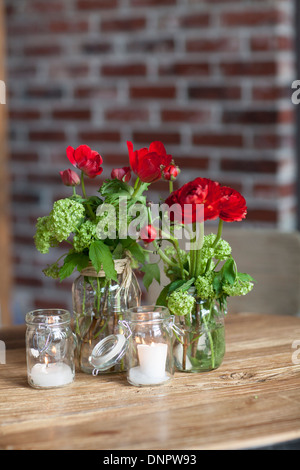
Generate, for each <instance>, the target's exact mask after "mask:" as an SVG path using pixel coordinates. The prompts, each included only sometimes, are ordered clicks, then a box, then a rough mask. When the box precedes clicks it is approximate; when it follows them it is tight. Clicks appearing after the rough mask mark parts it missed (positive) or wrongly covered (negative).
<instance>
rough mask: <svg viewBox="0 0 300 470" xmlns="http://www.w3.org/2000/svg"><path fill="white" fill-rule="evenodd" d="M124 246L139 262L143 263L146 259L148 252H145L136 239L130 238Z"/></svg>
mask: <svg viewBox="0 0 300 470" xmlns="http://www.w3.org/2000/svg"><path fill="white" fill-rule="evenodd" d="M125 245H126V244H125ZM126 248H127V250H129V251H130V253H131V254H132V256H133V257H134V258H135V259H136V260H137V261H139V262H140V263H145V261H147V259H148V253H147V254H146V252H145V250H144V249H143V248H142V247H141V245H139V244H138V243H137V242H136V241H134V242H132V240H131V244H130V245H128V246H127V247H126Z"/></svg>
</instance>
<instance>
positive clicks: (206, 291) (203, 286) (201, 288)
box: [195, 274, 215, 300]
mask: <svg viewBox="0 0 300 470" xmlns="http://www.w3.org/2000/svg"><path fill="white" fill-rule="evenodd" d="M195 287H196V292H197V295H198V297H199V298H200V299H202V300H206V299H213V298H214V297H215V291H214V288H213V275H212V274H208V275H206V276H199V277H198V278H197V279H196V281H195Z"/></svg>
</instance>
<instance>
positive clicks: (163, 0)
mask: <svg viewBox="0 0 300 470" xmlns="http://www.w3.org/2000/svg"><path fill="white" fill-rule="evenodd" d="M176 2H177V0H130V5H131V6H133V7H161V6H173V5H176Z"/></svg>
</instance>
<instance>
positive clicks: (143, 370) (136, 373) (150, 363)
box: [129, 343, 169, 385]
mask: <svg viewBox="0 0 300 470" xmlns="http://www.w3.org/2000/svg"><path fill="white" fill-rule="evenodd" d="M137 351H138V358H139V363H140V365H139V366H138V367H133V368H132V369H130V372H129V379H130V381H131V382H133V383H135V384H136V385H151V384H152V385H155V384H159V383H163V382H165V381H166V380H168V379H169V376H168V375H167V374H166V360H167V352H168V345H167V344H164V343H152V344H151V345H147V344H138V346H137Z"/></svg>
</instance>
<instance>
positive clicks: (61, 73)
mask: <svg viewBox="0 0 300 470" xmlns="http://www.w3.org/2000/svg"><path fill="white" fill-rule="evenodd" d="M88 74H89V64H88V63H87V62H86V63H85V61H81V63H78V64H69V63H67V62H64V61H59V62H58V63H55V64H51V65H50V67H49V77H51V78H54V79H55V80H57V79H58V78H68V79H72V80H73V79H74V78H78V77H86V76H87V75H88Z"/></svg>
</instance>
